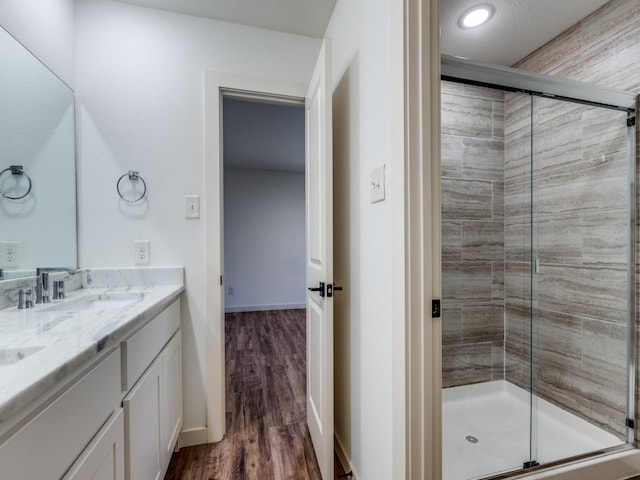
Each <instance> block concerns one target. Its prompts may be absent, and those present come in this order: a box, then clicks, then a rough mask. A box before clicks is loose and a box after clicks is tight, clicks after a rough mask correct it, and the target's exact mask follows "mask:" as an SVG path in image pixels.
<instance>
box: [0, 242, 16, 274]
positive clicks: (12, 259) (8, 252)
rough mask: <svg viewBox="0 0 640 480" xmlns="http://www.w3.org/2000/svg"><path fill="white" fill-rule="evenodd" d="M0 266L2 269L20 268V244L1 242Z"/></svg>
mask: <svg viewBox="0 0 640 480" xmlns="http://www.w3.org/2000/svg"><path fill="white" fill-rule="evenodd" d="M0 255H2V258H1V259H0V260H1V261H0V264H1V266H2V268H18V267H19V266H20V242H0Z"/></svg>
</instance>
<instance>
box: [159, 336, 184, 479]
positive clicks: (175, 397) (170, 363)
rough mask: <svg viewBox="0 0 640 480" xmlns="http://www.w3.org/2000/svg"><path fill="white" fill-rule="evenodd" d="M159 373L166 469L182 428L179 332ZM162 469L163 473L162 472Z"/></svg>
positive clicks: (164, 353)
mask: <svg viewBox="0 0 640 480" xmlns="http://www.w3.org/2000/svg"><path fill="white" fill-rule="evenodd" d="M161 363H162V367H161V372H160V435H161V442H160V448H161V450H162V451H161V452H160V455H161V465H163V466H164V469H166V468H167V466H168V465H169V462H170V461H171V455H172V454H173V449H174V447H175V445H176V442H177V441H178V435H180V429H181V428H182V340H181V333H180V330H178V332H177V333H176V335H175V336H174V337H173V339H172V340H171V342H169V344H168V345H167V346H166V348H165V349H164V351H163V353H162V361H161ZM164 469H163V473H164V471H165V470H164Z"/></svg>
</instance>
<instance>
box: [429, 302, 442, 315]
mask: <svg viewBox="0 0 640 480" xmlns="http://www.w3.org/2000/svg"><path fill="white" fill-rule="evenodd" d="M440 312H441V310H440V300H431V318H440Z"/></svg>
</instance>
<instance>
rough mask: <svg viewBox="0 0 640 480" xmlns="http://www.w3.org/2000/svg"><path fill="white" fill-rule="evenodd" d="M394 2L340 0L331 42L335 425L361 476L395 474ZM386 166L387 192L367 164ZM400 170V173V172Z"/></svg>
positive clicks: (328, 34)
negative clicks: (380, 192) (379, 198)
mask: <svg viewBox="0 0 640 480" xmlns="http://www.w3.org/2000/svg"><path fill="white" fill-rule="evenodd" d="M391 4H392V0H338V2H337V4H336V7H335V9H334V12H333V16H332V18H331V22H330V24H329V27H328V29H327V36H329V37H331V38H332V41H333V72H334V79H333V83H334V88H335V90H334V99H333V109H334V111H333V115H334V165H335V169H336V171H335V174H334V182H335V185H334V188H335V192H336V195H337V198H336V206H335V207H334V217H335V225H334V231H335V234H334V239H335V244H334V248H335V255H336V257H335V259H334V269H335V282H336V283H338V284H343V285H344V286H345V290H344V292H343V294H342V295H338V296H336V300H335V320H334V325H335V329H336V331H335V335H334V337H335V369H334V370H335V382H334V383H335V429H336V437H337V438H338V441H339V442H340V444H341V447H342V448H343V449H344V453H345V454H346V457H347V460H348V461H349V462H350V467H349V468H352V469H353V470H354V473H355V474H356V476H357V478H362V479H371V480H376V479H380V480H382V479H390V478H393V475H392V451H393V439H392V422H391V419H392V377H391V375H392V371H391V365H392V356H391V354H392V352H391V347H392V342H391V339H392V322H393V321H394V320H397V321H404V319H402V318H398V319H393V318H392V315H391V311H392V302H391V258H392V251H391V232H392V223H391V221H392V218H391V203H392V202H393V201H400V202H402V201H403V199H402V198H399V199H394V198H392V196H391V192H390V189H389V187H390V185H391V177H392V175H394V174H395V173H396V172H394V171H392V169H391V168H390V166H391V148H392V145H391V143H392V138H391V132H392V126H391V119H392V118H393V116H392V115H393V108H392V107H393V105H392V104H391V83H390V82H391V68H392V64H391V60H392V59H391V53H390V48H391V22H390V16H391V15H390V14H391ZM383 164H384V165H385V166H386V169H385V170H386V175H387V179H386V186H387V200H386V201H384V202H382V203H376V204H371V203H370V197H369V183H370V177H369V175H370V172H371V170H373V169H374V168H376V167H378V166H380V165H383ZM398 174H400V175H401V174H402V173H401V172H400V173H398Z"/></svg>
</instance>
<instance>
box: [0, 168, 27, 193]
mask: <svg viewBox="0 0 640 480" xmlns="http://www.w3.org/2000/svg"><path fill="white" fill-rule="evenodd" d="M5 172H9V173H11V175H21V176H24V177H25V178H26V179H27V181H28V182H29V187H28V188H27V191H26V192H24V193H23V194H22V195H16V196H13V195H9V194H8V193H6V192H3V191H2V188H0V195H2V196H3V197H4V198H8V199H9V200H20V199H21V198H24V197H26V196H27V195H29V193H31V187H32V186H33V184H32V183H31V178H30V177H29V175H27V174H26V173H24V169H23V168H22V165H11V166H10V167H7V168H5V169H4V170H2V171H1V172H0V177H2V175H4V173H5Z"/></svg>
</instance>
